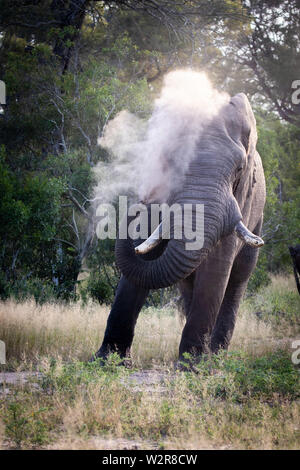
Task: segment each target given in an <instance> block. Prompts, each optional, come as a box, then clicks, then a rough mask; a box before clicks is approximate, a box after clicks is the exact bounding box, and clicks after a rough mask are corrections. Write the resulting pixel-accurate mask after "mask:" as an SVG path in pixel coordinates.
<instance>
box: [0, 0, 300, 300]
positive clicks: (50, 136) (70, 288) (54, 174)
mask: <svg viewBox="0 0 300 470" xmlns="http://www.w3.org/2000/svg"><path fill="white" fill-rule="evenodd" d="M58 4H59V6H58ZM127 6H128V5H127V3H126V2H117V1H112V2H104V3H103V2H90V1H85V2H81V1H77V0H75V1H72V2H50V1H48V0H44V1H42V2H30V1H29V2H25V3H24V2H14V1H13V2H12V1H10V2H8V1H6V0H2V1H1V2H0V11H1V14H0V32H1V34H0V79H1V80H4V81H5V83H6V88H7V104H6V105H5V106H4V114H3V115H0V143H1V150H0V190H1V200H0V222H1V223H0V241H1V252H0V269H1V273H0V296H1V298H7V297H9V296H14V297H15V298H19V299H25V298H26V297H29V296H32V295H33V296H34V298H35V299H36V301H38V302H43V301H45V300H46V299H50V298H53V299H57V298H58V299H61V300H64V301H65V300H70V299H74V298H76V296H77V295H81V296H82V298H83V299H85V300H86V301H87V299H88V297H89V296H91V297H92V298H93V299H98V300H99V301H100V302H103V303H110V302H111V301H112V299H113V295H114V290H115V288H116V284H117V281H118V276H119V273H118V272H117V270H116V267H115V265H114V254H113V243H104V242H102V241H101V242H98V241H97V238H96V237H95V236H94V233H95V217H94V216H95V214H94V211H95V207H94V206H93V204H92V203H91V201H92V199H93V196H94V195H93V188H94V185H95V175H94V171H93V169H94V166H95V165H96V164H97V162H99V161H103V162H106V161H108V160H109V158H110V156H109V155H108V154H107V152H106V151H105V150H104V149H102V148H100V147H99V146H98V145H97V139H98V137H99V136H101V135H102V133H103V130H104V129H105V126H106V124H107V122H108V121H109V120H110V119H111V118H113V117H114V116H115V115H116V114H117V113H118V112H119V111H121V110H122V109H128V110H129V111H131V112H133V113H135V114H136V115H138V116H139V117H141V118H147V116H149V113H150V111H151V106H152V102H153V99H154V98H155V96H156V93H157V91H158V90H159V88H160V85H161V80H162V77H163V75H164V74H165V73H166V72H168V71H169V70H171V69H174V68H176V67H193V68H197V69H199V68H200V69H202V70H206V71H207V72H208V73H209V76H210V77H211V78H212V80H213V82H214V83H215V84H216V85H217V86H218V87H220V88H222V89H224V90H226V91H228V92H230V93H232V94H233V93H236V92H239V91H246V92H248V95H249V97H250V98H251V99H252V102H253V103H255V104H256V105H257V109H256V116H257V118H258V119H257V120H258V130H259V143H258V149H259V151H260V153H261V156H262V159H263V163H264V168H265V174H266V180H267V188H268V191H267V205H266V211H265V223H264V228H263V233H264V236H265V239H266V246H265V248H264V249H263V250H261V257H260V260H259V265H258V269H257V271H256V273H255V275H254V277H253V279H252V280H251V282H250V284H249V290H250V292H253V291H254V290H255V289H257V288H258V287H259V286H260V285H262V284H266V283H267V282H268V277H269V275H268V272H270V271H272V272H274V271H278V270H280V269H288V266H289V265H290V259H289V254H288V250H287V247H288V245H289V244H295V243H297V242H298V241H299V233H298V226H299V220H300V214H299V207H300V204H299V202H300V196H299V186H300V185H299V163H298V161H299V140H300V136H299V126H298V124H297V122H296V115H295V114H293V113H294V112H296V111H297V109H296V111H295V109H294V108H293V109H292V108H291V106H290V102H289V97H290V94H289V92H290V84H291V80H294V79H295V78H296V79H298V78H299V77H298V75H297V74H298V70H299V67H298V65H297V64H299V60H298V55H299V47H298V42H299V41H298V38H297V35H296V34H295V32H296V31H298V29H297V28H298V26H299V8H298V4H297V2H294V1H293V2H286V1H280V2H273V3H272V5H270V2H261V1H251V2H240V1H221V0H220V1H217V2H206V1H205V2H190V1H188V2H183V3H182V4H181V3H180V2H179V3H176V4H174V2H169V1H164V2H159V3H155V2H154V3H153V2H150V3H149V2H144V1H139V0H136V1H134V2H130V8H127ZM283 13H284V15H281V14H283ZM280 15H281V16H284V18H285V19H284V21H282V22H280V21H279V22H278V18H279V16H280ZM216 18H217V20H216ZM258 19H259V21H258ZM262 25H263V26H262ZM266 32H268V34H266ZM271 95H272V96H271ZM270 104H271V105H272V106H273V109H274V110H275V113H276V114H273V113H272V112H271V111H270ZM266 110H267V111H266ZM278 117H281V119H285V121H286V122H289V124H287V123H284V122H282V121H279V120H278ZM291 122H293V123H294V124H296V125H294V126H293V125H292V124H290V123H291ZM82 271H84V272H88V273H90V279H89V280H85V281H80V276H81V274H82ZM171 295H174V294H173V293H170V292H166V293H165V294H164V293H162V292H156V293H153V294H151V298H149V303H150V304H155V305H159V304H162V303H165V302H169V300H170V296H171Z"/></svg>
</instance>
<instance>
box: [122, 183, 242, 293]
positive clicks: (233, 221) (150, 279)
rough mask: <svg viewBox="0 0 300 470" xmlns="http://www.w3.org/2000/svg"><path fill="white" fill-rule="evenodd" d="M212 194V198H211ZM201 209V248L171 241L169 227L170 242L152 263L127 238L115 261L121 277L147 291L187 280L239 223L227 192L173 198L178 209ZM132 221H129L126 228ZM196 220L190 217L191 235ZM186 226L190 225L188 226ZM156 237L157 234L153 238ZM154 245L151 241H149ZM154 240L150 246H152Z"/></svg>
mask: <svg viewBox="0 0 300 470" xmlns="http://www.w3.org/2000/svg"><path fill="white" fill-rule="evenodd" d="M211 194H213V197H212V196H211ZM195 200H196V201H198V204H203V205H204V239H203V246H202V247H201V248H199V249H195V250H189V249H186V243H187V242H188V240H187V239H186V238H185V237H183V238H182V239H176V238H174V230H175V227H174V226H172V227H171V234H170V240H169V242H168V244H167V247H166V249H165V250H164V252H163V253H162V255H161V256H159V257H158V258H156V259H154V260H150V261H149V260H146V259H145V258H144V257H143V256H140V255H137V253H136V252H135V248H134V244H133V241H132V240H131V239H130V238H127V239H117V242H116V250H115V251H116V261H117V265H118V267H119V268H120V270H121V272H122V273H123V274H124V276H125V277H126V278H127V279H128V280H129V281H131V282H133V283H134V284H137V285H138V286H141V287H143V288H148V289H158V288H161V287H168V286H171V285H173V284H175V283H177V282H178V281H180V280H182V279H184V278H186V277H187V276H189V275H190V274H191V273H192V272H193V271H194V270H195V269H196V268H197V267H198V266H199V265H200V264H201V263H202V261H203V260H204V259H205V258H206V257H207V255H208V253H209V252H210V250H211V249H212V248H213V247H214V246H215V245H216V244H217V243H218V241H219V240H220V239H221V238H222V237H223V236H226V235H228V234H230V233H232V232H233V231H234V229H235V227H236V226H237V224H238V223H239V222H240V221H241V219H242V216H241V213H240V210H239V207H238V204H237V202H236V200H235V198H234V196H233V195H232V193H231V192H230V191H229V190H228V191H227V192H225V194H224V189H223V191H221V189H220V188H217V187H216V188H209V191H208V190H207V191H206V192H205V191H203V190H202V191H200V190H199V187H198V188H197V198H196V199H195V190H194V191H193V192H191V191H186V192H185V193H182V194H181V196H180V198H176V200H175V201H173V202H175V203H176V204H179V205H180V206H181V207H183V206H184V204H193V205H195ZM134 218H135V217H128V219H127V221H126V222H127V224H129V223H130V222H131V221H132V220H133V219H134ZM194 219H195V218H194V217H193V222H192V226H193V231H195V229H196V227H195V220H194ZM188 223H189V222H188ZM156 236H157V234H156ZM152 241H153V237H152ZM155 244H156V243H155V240H154V243H153V245H155Z"/></svg>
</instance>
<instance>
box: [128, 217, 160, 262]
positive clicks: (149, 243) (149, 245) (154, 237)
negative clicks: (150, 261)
mask: <svg viewBox="0 0 300 470" xmlns="http://www.w3.org/2000/svg"><path fill="white" fill-rule="evenodd" d="M163 238H164V237H163V233H162V222H161V223H160V224H159V225H158V226H157V227H156V229H155V230H154V232H153V233H151V235H150V237H149V238H147V240H145V241H144V242H143V243H141V244H140V245H139V246H137V247H136V248H135V252H136V254H138V255H145V254H146V253H149V251H151V250H153V248H155V247H156V246H157V245H159V244H160V242H161V240H162V239H163Z"/></svg>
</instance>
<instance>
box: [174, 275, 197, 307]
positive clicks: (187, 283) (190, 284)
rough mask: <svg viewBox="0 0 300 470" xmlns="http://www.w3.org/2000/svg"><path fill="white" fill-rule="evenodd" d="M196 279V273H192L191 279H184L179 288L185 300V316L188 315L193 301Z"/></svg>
mask: <svg viewBox="0 0 300 470" xmlns="http://www.w3.org/2000/svg"><path fill="white" fill-rule="evenodd" d="M194 277H195V276H194V273H192V274H191V275H190V276H189V277H187V278H186V279H183V280H182V281H180V282H179V284H178V288H179V291H180V293H181V296H182V299H183V308H184V313H185V316H187V315H188V312H189V310H190V306H191V303H192V299H193V288H194Z"/></svg>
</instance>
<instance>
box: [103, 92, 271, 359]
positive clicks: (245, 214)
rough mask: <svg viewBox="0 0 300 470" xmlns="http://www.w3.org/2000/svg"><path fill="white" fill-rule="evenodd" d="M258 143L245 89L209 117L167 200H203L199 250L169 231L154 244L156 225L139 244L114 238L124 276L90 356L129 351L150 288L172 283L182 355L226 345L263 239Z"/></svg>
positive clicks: (178, 202) (207, 350)
mask: <svg viewBox="0 0 300 470" xmlns="http://www.w3.org/2000/svg"><path fill="white" fill-rule="evenodd" d="M256 142H257V133H256V122H255V118H254V115H253V112H252V109H251V106H250V103H249V101H248V99H247V97H246V96H245V95H244V94H243V93H240V94H237V95H235V96H234V97H233V98H231V99H229V100H228V102H227V103H226V104H224V106H222V108H221V109H220V111H219V112H218V113H217V115H215V116H214V117H213V118H212V119H211V120H210V121H209V122H208V123H207V124H206V126H205V128H204V131H203V133H202V135H201V138H200V139H199V141H198V142H197V148H196V152H195V157H194V159H193V160H192V161H191V163H190V164H189V167H188V169H187V170H186V171H185V175H184V180H183V182H182V185H181V186H180V187H178V188H176V190H175V191H174V192H173V193H172V194H171V196H170V200H168V203H169V204H171V203H172V204H173V203H177V204H179V205H183V204H184V203H187V202H189V203H192V204H196V203H201V204H204V208H205V214H204V244H203V246H202V248H201V249H198V250H186V249H185V240H184V239H182V240H180V239H175V238H174V237H172V233H171V235H170V239H169V240H167V241H166V240H162V241H161V243H160V244H159V229H157V230H156V233H154V234H152V235H151V236H150V237H149V238H148V240H146V241H145V242H144V243H143V244H142V245H140V246H139V247H137V246H136V245H135V244H134V242H133V241H132V240H131V239H130V238H127V239H117V241H116V248H115V253H116V261H117V264H118V266H119V268H120V270H121V272H122V274H123V275H122V277H121V280H120V282H119V285H118V288H117V292H116V296H115V301H114V303H113V305H112V308H111V312H110V315H109V318H108V321H107V327H106V331H105V335H104V339H103V343H102V346H101V348H100V349H99V351H98V352H97V353H96V354H95V356H94V357H102V358H106V357H107V355H108V354H109V352H112V351H117V352H118V353H119V354H120V356H121V357H125V356H126V355H128V354H129V351H130V347H131V344H132V340H133V336H134V328H135V324H136V321H137V318H138V315H139V312H140V310H141V308H142V306H143V304H144V302H145V299H146V297H147V295H148V293H149V290H150V289H158V288H161V287H167V286H171V285H174V284H177V285H178V287H179V289H180V291H181V294H182V297H183V300H184V310H185V314H186V324H185V326H184V328H183V332H182V338H181V342H180V347H179V357H180V358H182V357H183V355H184V353H190V354H191V355H193V356H195V357H200V356H201V354H203V353H208V352H217V351H218V350H219V349H220V348H221V349H222V348H224V349H226V348H227V347H228V345H229V342H230V340H231V337H232V334H233V330H234V326H235V321H236V316H237V312H238V308H239V304H240V301H241V298H242V296H243V294H244V292H245V289H246V287H247V283H248V280H249V277H250V275H251V273H252V271H253V270H254V268H255V265H256V261H257V257H258V247H259V246H261V245H263V241H262V239H261V238H260V237H259V235H260V232H261V226H262V221H263V209H264V204H265V180H264V172H263V167H262V162H261V158H260V156H259V154H258V152H257V151H256ZM130 221H131V219H130V217H128V220H127V223H129V222H130ZM171 232H172V231H171Z"/></svg>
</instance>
